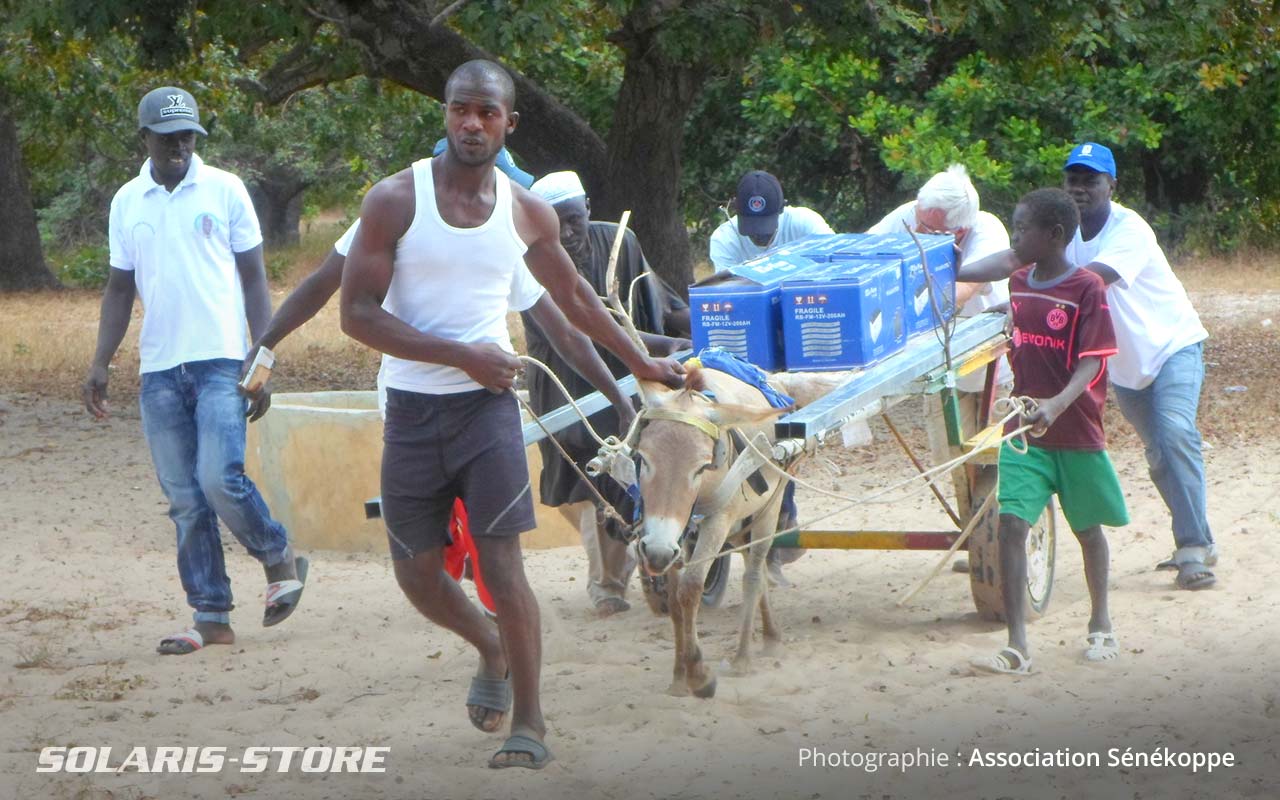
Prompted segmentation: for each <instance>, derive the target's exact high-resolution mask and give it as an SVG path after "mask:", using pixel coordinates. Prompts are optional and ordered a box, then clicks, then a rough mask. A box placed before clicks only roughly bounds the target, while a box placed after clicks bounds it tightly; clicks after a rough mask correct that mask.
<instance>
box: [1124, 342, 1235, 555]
mask: <svg viewBox="0 0 1280 800" xmlns="http://www.w3.org/2000/svg"><path fill="white" fill-rule="evenodd" d="M1203 383H1204V343H1203V342H1197V343H1196V344H1193V345H1190V346H1188V347H1184V348H1182V349H1181V350H1179V351H1178V352H1176V353H1174V354H1173V355H1171V356H1169V360H1168V361H1166V362H1164V366H1163V367H1161V368H1160V373H1159V374H1158V375H1156V379H1155V380H1154V381H1152V382H1151V383H1150V384H1149V385H1148V386H1147V387H1146V388H1145V389H1136V390H1135V389H1125V388H1124V387H1122V386H1113V387H1112V388H1114V389H1115V393H1116V402H1117V403H1118V404H1119V406H1120V412H1121V413H1122V414H1124V417H1125V419H1127V420H1129V424H1131V425H1133V427H1134V428H1135V429H1136V430H1137V431H1138V436H1140V437H1142V443H1143V444H1144V445H1145V446H1146V455H1147V466H1148V467H1149V468H1150V471H1151V480H1152V482H1153V483H1155V485H1156V488H1157V489H1159V490H1160V496H1161V497H1162V498H1164V504H1165V505H1166V506H1168V507H1169V514H1170V516H1172V517H1173V541H1174V544H1175V546H1176V547H1177V548H1178V549H1177V552H1176V553H1175V554H1174V560H1175V561H1177V562H1178V563H1180V564H1181V563H1185V562H1189V561H1203V560H1204V559H1205V558H1206V557H1207V556H1208V553H1209V548H1211V547H1213V546H1214V545H1213V534H1212V533H1210V532H1209V519H1208V513H1207V511H1206V509H1205V479H1204V457H1203V456H1202V455H1201V453H1200V430H1199V429H1198V428H1197V427H1196V412H1197V410H1198V409H1199V407H1200V386H1201V384H1203Z"/></svg>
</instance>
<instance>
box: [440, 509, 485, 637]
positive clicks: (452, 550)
mask: <svg viewBox="0 0 1280 800" xmlns="http://www.w3.org/2000/svg"><path fill="white" fill-rule="evenodd" d="M449 538H450V540H451V541H450V542H449V544H447V545H445V548H444V569H445V571H446V572H448V573H449V577H451V578H453V579H454V580H455V581H461V580H462V573H463V572H464V570H465V569H466V564H467V561H468V560H470V561H471V580H472V581H473V582H474V583H475V585H476V594H477V595H479V596H480V602H481V603H482V604H483V605H484V607H485V608H486V609H487V610H488V611H489V613H490V614H496V613H497V611H496V610H495V609H494V607H493V598H492V597H491V596H490V595H489V590H488V589H487V588H486V587H485V585H484V580H483V579H482V578H481V577H480V554H479V553H478V552H477V551H476V543H475V540H474V539H472V538H471V527H470V526H469V525H468V524H467V509H466V508H465V507H464V506H463V505H462V501H461V500H454V501H453V515H452V516H450V517H449Z"/></svg>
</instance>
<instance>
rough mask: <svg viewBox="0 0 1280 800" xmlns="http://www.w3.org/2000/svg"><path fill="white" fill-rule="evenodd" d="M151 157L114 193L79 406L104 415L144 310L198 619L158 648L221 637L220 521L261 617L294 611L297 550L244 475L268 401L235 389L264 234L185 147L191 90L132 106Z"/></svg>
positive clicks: (150, 405) (150, 379) (259, 317)
mask: <svg viewBox="0 0 1280 800" xmlns="http://www.w3.org/2000/svg"><path fill="white" fill-rule="evenodd" d="M138 127H139V129H140V130H139V134H140V136H141V139H142V142H143V144H144V146H145V147H146V150H147V154H148V156H149V158H148V159H147V160H146V162H145V163H143V165H142V169H141V171H140V172H139V174H138V176H137V177H136V178H134V179H133V180H131V181H129V182H128V183H126V184H125V185H124V186H123V187H121V189H120V190H119V191H118V192H116V195H115V198H114V199H113V200H112V201H111V216H110V229H109V233H110V245H111V272H110V275H109V277H108V279H107V287H106V290H105V292H104V294H103V298H102V316H101V320H100V322H99V326H98V345H97V350H96V351H95V353H94V357H93V363H92V365H91V366H90V368H89V373H88V375H87V377H86V378H85V382H84V390H83V393H84V402H85V406H86V407H87V408H88V409H89V411H90V412H91V413H92V414H93V415H94V416H95V417H97V418H99V419H103V418H105V417H106V416H107V415H108V413H109V408H108V405H107V381H108V371H107V370H108V367H109V365H110V363H111V359H112V357H113V356H114V355H115V352H116V349H117V348H118V347H119V346H120V341H121V340H122V339H123V338H124V334H125V332H126V331H127V330H128V327H129V317H130V313H131V310H132V308H133V300H134V297H135V296H138V297H140V298H141V300H142V305H143V308H144V309H145V314H144V316H143V319H142V333H141V335H140V337H139V351H140V355H141V361H142V365H141V372H142V394H141V399H140V401H139V408H140V411H141V415H142V429H143V433H144V434H145V435H146V438H147V445H148V446H149V447H150V449H151V459H152V461H153V463H154V464H155V468H156V475H157V477H158V478H159V480H160V486H161V488H162V489H163V490H164V493H165V496H166V497H168V499H169V516H170V518H172V519H173V521H174V525H175V526H176V528H177V546H178V574H179V576H180V577H181V579H182V587H183V589H184V590H185V591H186V594H187V602H188V604H190V605H191V607H192V608H193V609H195V615H194V616H195V624H194V626H193V627H191V628H189V629H187V630H185V631H182V632H180V633H176V634H173V635H171V636H167V637H165V638H164V639H162V640H161V641H160V646H159V648H158V651H159V652H160V653H162V654H164V655H185V654H187V653H191V652H193V651H195V650H199V649H200V648H202V647H204V646H205V645H207V644H232V643H233V642H234V641H235V633H234V632H233V631H232V629H231V624H230V623H231V618H230V612H231V609H232V608H233V602H232V595H231V581H230V579H229V578H228V577H227V570H226V566H225V563H224V561H223V552H222V540H221V537H220V535H219V533H218V520H219V519H221V520H222V522H223V523H224V524H225V525H226V526H227V527H228V528H229V529H230V530H231V532H232V534H234V535H235V537H236V539H237V540H239V541H240V543H241V544H242V545H244V547H245V549H246V550H248V551H249V554H250V555H252V556H253V557H254V558H256V559H257V560H258V561H259V562H261V563H262V565H263V567H264V568H265V570H266V575H267V581H268V585H267V591H266V610H265V613H264V616H263V621H262V624H263V625H264V626H271V625H275V624H278V623H280V622H282V621H284V619H285V618H286V617H288V616H289V615H290V614H292V613H293V610H294V608H296V607H297V604H298V601H299V600H300V599H301V596H302V587H303V581H304V580H305V579H306V566H307V563H306V559H303V558H299V559H296V560H295V558H294V556H293V552H292V549H291V548H290V546H289V539H288V536H287V534H286V532H285V529H284V527H283V526H282V525H281V524H280V523H279V522H276V521H275V520H274V519H272V518H271V513H270V511H269V510H268V509H267V506H266V504H265V503H264V502H263V500H262V496H261V495H260V494H259V493H258V490H257V487H255V486H254V485H253V482H252V481H250V480H249V478H248V477H246V476H245V474H244V446H245V424H246V417H248V416H252V417H253V418H254V419H256V418H257V417H258V416H260V415H261V413H262V412H263V411H265V410H266V405H267V403H268V400H267V398H266V397H265V396H263V397H260V398H258V399H256V400H255V401H254V402H253V403H246V401H245V399H244V397H242V396H241V395H240V393H239V391H238V381H239V377H240V366H241V360H242V359H243V358H244V356H245V351H246V349H247V346H248V339H247V338H246V335H245V334H246V331H245V322H246V318H247V321H248V323H249V328H250V329H251V331H252V332H253V333H254V334H255V335H256V334H258V333H260V332H261V331H262V330H263V329H264V328H265V327H266V324H267V320H268V318H269V317H270V316H271V300H270V296H269V295H268V293H267V280H266V270H265V269H264V266H263V260H262V234H261V232H260V230H259V227H258V219H257V216H256V215H255V214H254V210H253V205H252V204H251V203H250V201H249V194H248V192H247V191H246V190H245V188H244V184H243V183H241V181H240V179H239V178H237V177H236V176H234V175H232V174H231V173H229V172H224V171H222V170H220V169H215V168H213V167H210V166H207V165H205V164H204V163H203V162H202V161H201V160H200V157H199V156H197V155H196V154H195V142H196V134H200V135H205V130H204V128H202V127H200V121H199V111H198V109H197V107H196V101H195V98H193V97H192V96H191V94H190V93H189V92H187V91H186V90H184V89H179V88H176V87H172V86H166V87H162V88H159V89H155V90H153V91H151V92H149V93H148V94H147V95H146V96H145V97H143V98H142V102H141V103H139V105H138Z"/></svg>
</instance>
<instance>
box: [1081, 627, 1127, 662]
mask: <svg viewBox="0 0 1280 800" xmlns="http://www.w3.org/2000/svg"><path fill="white" fill-rule="evenodd" d="M1085 640H1086V641H1087V642H1088V643H1089V647H1088V649H1086V650H1085V651H1084V657H1085V660H1086V661H1114V660H1116V659H1117V658H1119V657H1120V640H1119V639H1117V638H1116V633H1115V631H1108V632H1106V633H1104V632H1102V631H1094V632H1093V633H1090V634H1089V635H1088V636H1086V637H1085Z"/></svg>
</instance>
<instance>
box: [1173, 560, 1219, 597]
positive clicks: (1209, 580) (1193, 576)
mask: <svg viewBox="0 0 1280 800" xmlns="http://www.w3.org/2000/svg"><path fill="white" fill-rule="evenodd" d="M1217 582H1218V578H1217V576H1215V575H1214V574H1213V571H1212V570H1210V569H1209V568H1208V567H1206V566H1205V565H1204V562H1203V561H1184V562H1182V563H1181V564H1179V565H1178V578H1177V580H1176V581H1175V583H1176V584H1177V586H1178V588H1179V589H1186V590H1188V591H1193V592H1194V591H1195V590H1197V589H1208V588H1209V587H1210V586H1212V585H1214V584H1215V583H1217Z"/></svg>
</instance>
